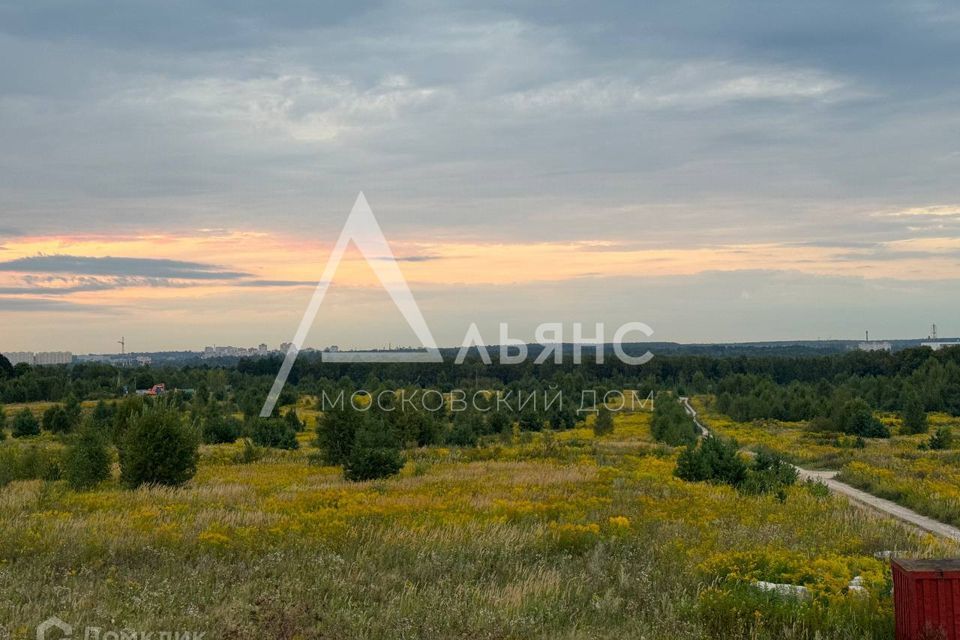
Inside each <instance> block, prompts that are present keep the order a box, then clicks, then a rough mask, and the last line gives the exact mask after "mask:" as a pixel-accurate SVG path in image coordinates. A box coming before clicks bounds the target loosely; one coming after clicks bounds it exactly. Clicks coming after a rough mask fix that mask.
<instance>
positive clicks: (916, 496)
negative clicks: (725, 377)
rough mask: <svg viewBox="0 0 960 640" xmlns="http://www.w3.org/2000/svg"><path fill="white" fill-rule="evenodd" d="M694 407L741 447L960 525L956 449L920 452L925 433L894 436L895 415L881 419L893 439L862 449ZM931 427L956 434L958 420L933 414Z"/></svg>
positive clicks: (847, 439) (792, 427) (702, 402)
mask: <svg viewBox="0 0 960 640" xmlns="http://www.w3.org/2000/svg"><path fill="white" fill-rule="evenodd" d="M694 405H695V406H696V407H697V408H698V411H700V412H701V414H702V416H703V419H704V420H705V421H706V423H707V424H708V425H709V426H710V428H711V429H714V430H715V431H716V432H717V433H719V434H721V435H724V436H727V437H732V438H736V439H737V441H738V442H739V443H740V444H741V445H743V446H746V447H748V448H752V449H758V448H761V447H765V448H768V449H772V450H774V451H777V452H779V453H781V454H782V455H784V456H785V457H787V458H788V459H790V460H791V461H792V462H794V463H796V464H799V465H803V466H805V467H809V468H813V469H817V468H819V469H837V470H839V471H840V475H839V476H838V479H839V480H842V481H843V482H846V483H848V484H850V485H853V486H855V487H858V488H860V489H863V490H865V491H867V492H869V493H872V494H874V495H876V496H880V497H881V498H886V499H888V500H892V501H894V502H897V503H899V504H902V505H904V506H906V507H909V508H910V509H913V510H914V511H917V512H919V513H922V514H924V515H927V516H930V517H932V518H935V519H937V520H940V521H942V522H946V523H949V524H952V525H955V526H960V450H947V451H929V450H921V449H919V448H918V447H919V445H920V444H921V443H924V442H926V441H927V440H929V438H930V436H929V434H923V435H896V434H897V432H898V430H899V428H900V420H899V418H898V417H897V416H895V415H889V414H887V415H880V416H879V417H880V419H881V420H882V421H883V422H884V423H886V424H887V426H889V427H890V429H891V431H892V432H893V433H894V434H895V435H894V436H893V437H891V438H889V439H887V438H878V439H869V440H867V441H866V442H865V446H864V447H863V448H862V449H861V448H857V447H856V446H855V444H856V439H855V438H853V437H851V436H843V435H835V434H818V433H811V432H810V431H808V430H807V429H806V425H805V424H804V423H785V422H778V421H763V422H757V423H749V424H746V423H736V422H733V421H732V420H730V419H729V418H728V417H726V416H723V415H720V414H718V413H716V412H714V411H712V410H711V408H710V403H709V401H708V400H707V399H706V398H702V397H701V398H697V399H696V400H694ZM929 424H930V429H929V432H930V433H933V432H934V431H935V430H936V429H937V428H938V427H943V426H946V427H950V428H952V430H953V431H954V433H956V434H958V435H960V418H955V417H952V416H948V415H946V414H936V413H934V414H930V416H929Z"/></svg>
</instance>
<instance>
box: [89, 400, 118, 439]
mask: <svg viewBox="0 0 960 640" xmlns="http://www.w3.org/2000/svg"><path fill="white" fill-rule="evenodd" d="M113 413H114V411H113V409H112V408H111V406H110V405H108V404H107V403H106V402H104V401H103V400H100V401H99V402H97V406H95V407H94V408H93V412H92V413H91V414H90V426H92V427H93V428H95V429H97V430H99V431H101V432H103V433H107V432H108V431H109V430H110V425H111V424H112V423H113Z"/></svg>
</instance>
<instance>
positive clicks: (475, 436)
mask: <svg viewBox="0 0 960 640" xmlns="http://www.w3.org/2000/svg"><path fill="white" fill-rule="evenodd" d="M483 428H484V422H483V417H482V416H481V415H480V414H477V413H472V412H471V413H459V414H457V416H456V418H455V419H454V421H453V428H452V429H451V430H450V433H449V434H448V435H447V443H448V444H452V445H453V446H455V447H475V446H477V442H478V441H479V432H480V431H482V430H483Z"/></svg>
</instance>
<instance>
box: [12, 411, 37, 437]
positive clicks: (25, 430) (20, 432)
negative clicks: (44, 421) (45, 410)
mask: <svg viewBox="0 0 960 640" xmlns="http://www.w3.org/2000/svg"><path fill="white" fill-rule="evenodd" d="M11 428H12V431H13V437H14V438H26V437H29V436H36V435H40V422H39V421H38V420H37V418H36V417H35V416H34V415H33V413H32V412H31V411H30V409H27V408H26V407H24V408H23V409H21V410H20V411H19V412H18V413H17V415H15V416H14V417H13V424H12V425H11Z"/></svg>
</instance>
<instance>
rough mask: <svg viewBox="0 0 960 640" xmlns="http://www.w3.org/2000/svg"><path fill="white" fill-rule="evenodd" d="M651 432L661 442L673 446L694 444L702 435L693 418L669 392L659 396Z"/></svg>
mask: <svg viewBox="0 0 960 640" xmlns="http://www.w3.org/2000/svg"><path fill="white" fill-rule="evenodd" d="M650 432H651V433H652V434H653V437H654V438H656V439H657V440H659V441H660V442H663V443H666V444H669V445H670V446H673V447H676V446H679V445H684V444H685V445H692V444H694V443H696V441H697V437H698V436H699V435H700V434H699V430H698V429H697V425H696V424H695V423H694V422H693V418H691V417H690V416H688V415H687V412H686V411H684V409H683V407H682V406H680V403H679V402H677V401H676V399H675V398H673V397H672V396H670V395H668V394H660V395H659V396H658V397H657V400H656V404H655V405H654V409H653V419H652V420H651V421H650Z"/></svg>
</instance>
